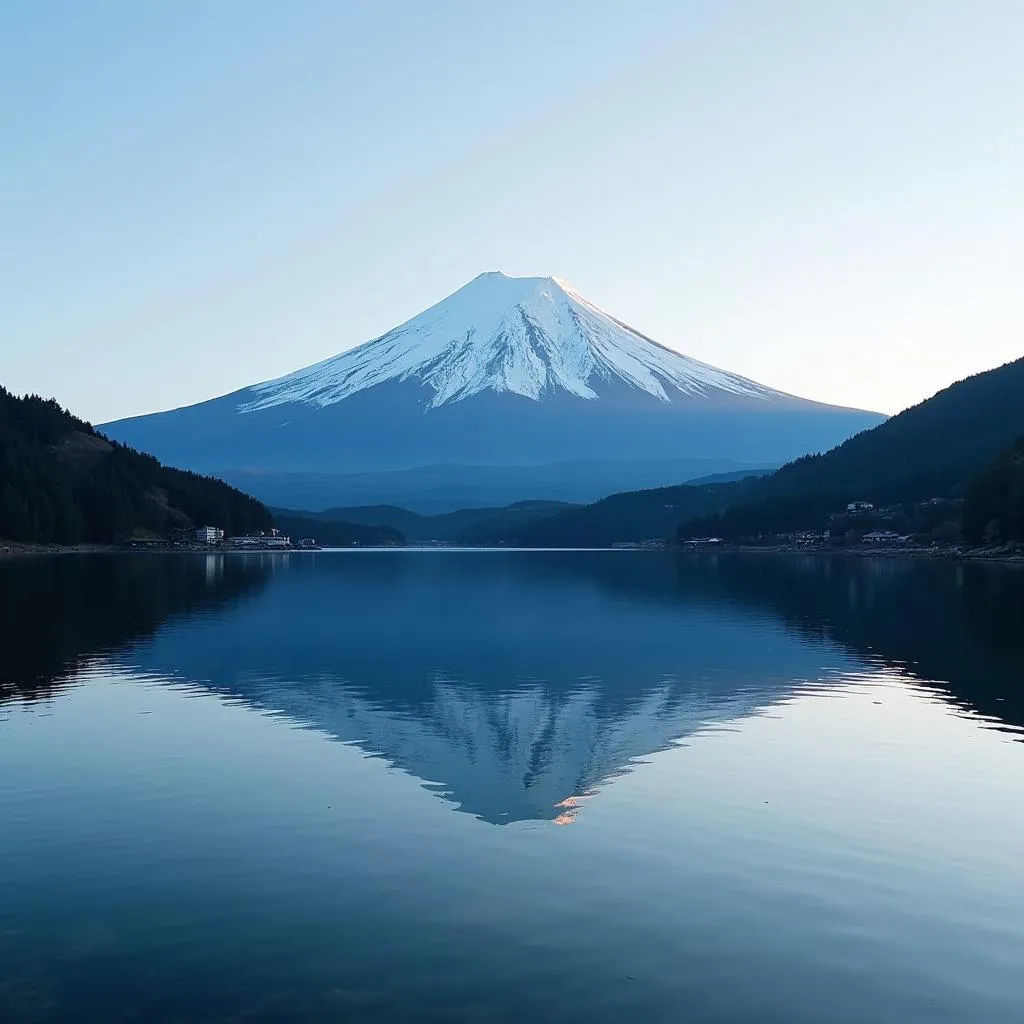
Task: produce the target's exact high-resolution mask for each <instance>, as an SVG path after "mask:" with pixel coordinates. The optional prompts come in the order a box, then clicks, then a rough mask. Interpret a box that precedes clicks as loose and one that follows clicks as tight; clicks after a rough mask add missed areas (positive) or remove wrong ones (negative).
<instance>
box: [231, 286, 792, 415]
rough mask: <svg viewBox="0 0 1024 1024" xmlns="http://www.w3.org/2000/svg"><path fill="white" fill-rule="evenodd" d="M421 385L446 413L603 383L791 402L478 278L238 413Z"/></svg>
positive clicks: (576, 297) (576, 300)
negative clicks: (465, 404) (500, 398)
mask: <svg viewBox="0 0 1024 1024" xmlns="http://www.w3.org/2000/svg"><path fill="white" fill-rule="evenodd" d="M411 379H415V380H419V381H421V382H422V383H423V384H425V385H426V386H427V387H428V388H429V389H430V391H431V392H432V397H431V398H430V400H429V401H428V403H427V404H428V407H431V408H437V407H439V406H442V405H445V404H447V403H450V402H457V401H459V400H460V399H464V398H468V397H469V396H470V395H475V394H478V393H480V392H482V391H494V392H511V393H513V394H517V395H522V396H524V397H526V398H531V399H533V400H535V401H539V400H542V399H543V398H545V397H546V396H548V395H551V394H554V393H557V392H558V391H562V392H567V393H568V394H570V395H573V396H576V397H577V398H581V399H596V398H597V397H598V393H597V391H595V389H594V385H595V384H597V383H598V382H606V383H613V382H614V383H619V384H625V385H627V386H628V387H630V388H632V389H635V390H639V391H644V392H647V393H648V394H650V395H651V396H653V397H654V398H657V399H659V400H660V401H663V402H664V401H670V399H671V396H672V394H673V392H675V393H677V394H681V395H688V396H702V395H707V394H713V393H715V392H719V393H721V392H725V393H728V394H732V395H738V396H743V397H746V398H753V399H768V400H770V399H773V398H780V399H788V398H789V397H790V396H787V395H782V394H781V393H780V392H776V391H772V390H771V389H769V388H765V387H762V386H761V385H759V384H755V383H754V382H753V381H749V380H746V379H745V378H743V377H740V376H737V375H736V374H732V373H727V372H725V371H723V370H718V369H716V368H715V367H713V366H708V365H707V364H706V363H701V362H698V361H697V360H696V359H690V358H689V357H688V356H684V355H682V354H680V353H678V352H675V351H673V350H671V349H668V348H664V347H663V346H661V345H659V344H657V343H656V342H654V341H651V340H650V339H649V338H646V337H645V336H644V335H642V334H639V333H638V332H637V331H634V330H633V329H632V328H631V327H629V326H627V325H626V324H624V323H622V322H621V321H619V320H616V319H615V318H614V317H612V316H609V315H608V314H607V313H605V312H604V311H602V310H601V309H599V308H598V307H597V306H595V305H593V303H591V302H588V301H587V300H586V299H585V298H583V296H581V295H580V294H579V293H578V292H576V291H574V290H573V289H572V288H571V287H570V286H569V285H568V284H566V283H565V282H564V281H561V280H559V279H558V278H552V277H525V278H514V277H506V276H505V275H504V274H502V273H500V272H492V273H488V274H481V275H480V276H479V277H477V278H475V279H474V280H472V281H470V282H469V284H467V285H465V286H464V287H462V288H460V289H459V290H458V291H457V292H455V293H453V294H452V295H450V296H448V298H446V299H443V300H442V301H441V302H439V303H437V304H436V305H435V306H431V307H430V309H428V310H426V311H424V312H423V313H420V314H419V315H418V316H415V317H413V318H412V319H411V320H409V321H407V322H406V323H404V324H402V325H401V326H399V327H396V328H395V329H394V330H391V331H388V333H387V334H384V335H382V336H381V337H379V338H376V339H374V340H373V341H368V342H366V343H365V344H363V345H360V346H358V347H357V348H354V349H351V350H350V351H348V352H344V353H342V354H341V355H338V356H333V357H332V358H330V359H326V360H324V361H323V362H320V363H316V364H315V365H313V366H309V367H306V368H304V369H301V370H298V371H296V372H295V373H291V374H289V375H288V376H286V377H281V378H280V379H278V380H274V381H269V382H267V383H264V384H258V385H256V386H255V387H253V388H251V389H249V391H248V392H247V394H246V398H247V400H246V401H243V402H242V403H240V405H239V409H238V411H239V412H254V411H257V410H260V409H267V408H270V407H273V406H276V405H283V404H285V403H289V402H304V403H307V404H309V405H313V406H320V407H323V406H328V405H333V404H335V403H337V402H341V401H343V400H344V399H346V398H348V397H350V396H351V395H354V394H356V393H357V392H359V391H363V390H365V389H367V388H371V387H374V386H375V385H378V384H382V383H384V382H385V381H394V380H397V381H406V380H411Z"/></svg>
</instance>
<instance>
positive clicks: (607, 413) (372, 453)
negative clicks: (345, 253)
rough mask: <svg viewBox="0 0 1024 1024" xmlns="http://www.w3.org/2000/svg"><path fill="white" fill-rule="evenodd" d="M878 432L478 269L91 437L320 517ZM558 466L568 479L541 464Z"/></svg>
mask: <svg viewBox="0 0 1024 1024" xmlns="http://www.w3.org/2000/svg"><path fill="white" fill-rule="evenodd" d="M881 419H882V417H881V416H879V415H877V414H875V413H868V412H862V411H859V410H853V409H842V408H837V407H834V406H828V405H822V404H820V403H816V402H811V401H807V400H805V399H801V398H796V397H794V396H792V395H787V394H784V393H782V392H779V391H774V390H772V389H771V388H767V387H764V386H762V385H760V384H757V383H754V382H753V381H750V380H747V379H746V378H744V377H741V376H738V375H737V374H734V373H728V372H726V371H724V370H719V369H716V368H715V367H713V366H709V365H707V364H706V363H702V362H698V361H697V360H695V359H691V358H689V357H688V356H685V355H682V354H681V353H679V352H676V351H674V350H673V349H669V348H665V347H664V346H662V345H659V344H657V343H656V342H654V341H652V340H651V339H650V338H647V337H645V336H644V335H642V334H640V333H639V332H638V331H636V330H634V329H633V328H631V327H629V326H628V325H627V324H625V323H623V322H622V321H620V320H617V319H616V318H615V317H613V316H610V315H609V314H607V313H605V312H603V311H602V310H600V309H599V308H598V307H597V306H595V305H594V304H593V303H591V302H589V301H588V300H587V299H585V298H583V297H582V296H581V295H580V294H579V293H578V292H576V291H574V290H573V289H572V288H571V287H569V286H568V285H567V284H566V283H565V282H563V281H560V280H558V279H556V278H549V277H531V278H511V277H506V276H505V275H504V274H501V273H489V274H482V275H480V276H479V277H477V278H475V279H474V280H473V281H471V282H470V283H469V284H467V285H465V286H464V287H463V288H460V289H459V290H458V291H457V292H455V293H454V294H452V295H450V296H448V298H446V299H444V300H442V301H441V302H439V303H438V304H436V305H435V306H432V307H431V308H430V309H428V310H426V311H425V312H423V313H421V314H419V315H418V316H415V317H413V318H412V319H411V320H408V321H407V322H405V323H404V324H401V325H400V326H399V327H396V328H395V329H393V330H391V331H388V332H387V333H386V334H384V335H382V336H381V337H379V338H376V339H374V340H372V341H369V342H366V343H365V344H363V345H360V346H358V347H357V348H354V349H351V350H350V351H347V352H344V353H342V354H341V355H338V356H334V357H332V358H330V359H326V360H324V361H323V362H320V363H316V364H315V365H313V366H309V367H305V368H304V369H301V370H298V371H296V372H295V373H292V374H289V375H288V376H286V377H282V378H280V379H278V380H273V381H268V382H265V383H262V384H255V385H253V386H252V387H248V388H244V389H242V390H241V391H236V392H234V393H232V394H229V395H225V396H222V397H220V398H216V399H212V400H211V401H208V402H202V403H200V404H198V405H193V406H188V407H185V408H181V409H174V410H171V411H169V412H163V413H155V414H152V415H147V416H138V417H134V418H130V419H125V420H119V421H117V422H114V423H109V424H106V425H105V426H104V430H106V431H107V432H108V433H109V434H110V435H111V436H112V437H115V438H117V439H119V440H121V441H124V442H126V443H130V444H132V445H135V446H137V447H140V448H142V449H145V450H146V451H150V452H153V453H154V454H156V455H158V456H159V457H161V458H163V459H166V460H169V461H172V462H175V463H176V464H179V465H187V466H189V467H191V468H194V469H196V470H202V471H204V472H216V473H218V474H219V475H223V476H224V477H225V478H226V479H229V480H232V481H239V480H244V481H245V482H246V486H249V487H252V488H253V490H254V492H255V493H258V494H260V495H261V496H268V497H269V498H270V500H273V501H274V502H275V503H276V504H279V505H290V506H296V505H298V504H301V502H295V501H292V500H289V497H290V495H289V490H288V489H289V488H291V489H292V492H291V494H292V496H294V495H298V494H301V492H302V491H303V489H304V488H306V489H307V490H308V486H309V479H310V478H315V479H316V480H317V481H318V483H317V491H316V493H317V496H318V501H320V502H322V504H321V505H320V507H324V505H325V504H334V505H339V504H346V505H351V504H374V503H378V502H383V503H391V504H409V500H408V496H406V495H402V494H398V493H395V479H394V473H395V472H396V471H399V472H400V474H402V476H400V478H399V479H400V480H401V479H402V478H403V477H404V475H405V474H407V473H408V472H409V471H410V470H417V471H419V472H421V473H426V474H427V475H428V477H429V483H428V484H425V485H424V486H425V487H426V489H427V490H429V492H430V494H431V495H432V497H433V499H434V500H435V502H438V501H441V500H442V499H445V498H448V499H449V500H452V499H459V500H463V499H465V498H472V499H473V503H477V504H505V503H507V502H509V501H511V500H514V499H518V498H546V499H550V500H577V499H578V498H579V497H580V496H581V495H583V496H584V497H585V499H586V500H592V499H593V498H594V497H596V496H598V495H600V494H607V493H609V492H610V491H612V490H616V489H621V488H622V487H629V486H653V485H655V484H661V483H668V482H676V481H679V480H681V479H687V478H689V477H693V476H697V475H706V474H712V473H720V472H734V471H739V470H744V469H747V468H750V467H758V466H764V465H766V464H773V465H778V464H779V463H781V462H783V461H785V460H787V459H790V458H793V457H795V456H797V455H801V454H804V453H806V452H809V451H820V450H824V449H827V448H830V447H832V446H833V445H835V444H837V443H838V442H840V441H842V440H843V439H845V438H846V437H849V436H850V435H851V434H853V433H855V432H856V431H858V430H863V429H865V428H867V427H870V426H873V425H875V424H876V423H878V422H879V421H880V420H881ZM556 464H563V465H566V464H567V465H572V466H574V467H575V468H574V472H573V473H572V474H568V475H567V474H565V473H564V472H562V471H561V470H560V469H555V470H553V471H552V470H551V469H550V468H546V467H551V466H553V465H556ZM637 464H646V465H647V466H648V467H649V472H648V476H647V477H646V478H644V479H642V480H637V479H634V478H632V477H631V476H630V473H631V472H632V470H631V468H630V467H631V466H632V467H635V466H636V465H637ZM510 472H514V473H516V474H517V482H516V488H517V490H516V493H515V494H513V495H510V494H508V492H507V488H506V490H505V491H504V492H503V493H501V494H497V495H496V498H495V500H483V499H484V498H486V497H487V495H486V493H479V492H480V491H481V490H482V491H484V492H486V491H487V485H486V484H484V485H478V493H476V494H474V495H468V494H466V493H464V489H465V487H466V486H467V482H469V483H472V482H473V481H474V480H479V479H481V478H482V477H484V478H486V476H487V474H488V473H491V474H492V479H493V486H494V487H495V488H498V487H499V485H500V484H501V483H502V480H503V477H504V476H506V475H507V474H508V473H510ZM354 475H358V476H360V477H361V479H360V481H359V488H360V490H359V493H358V495H356V496H353V495H352V494H351V493H350V488H351V487H352V486H353V484H354V481H353V479H352V478H353V476H354ZM375 477H376V478H377V479H376V481H375ZM332 479H333V482H334V485H335V490H334V491H333V492H332V493H333V497H332V498H331V500H325V498H326V494H325V492H324V487H325V484H326V486H328V488H329V487H330V486H331V481H332ZM535 480H536V481H540V482H542V483H543V484H544V489H543V490H542V491H539V492H538V491H537V490H535V487H534V482H535ZM378 486H379V490H380V493H379V494H377V496H375V493H374V488H375V487H378ZM389 487H390V491H389V490H388V488H389ZM306 507H311V506H310V505H306ZM438 510H439V508H438Z"/></svg>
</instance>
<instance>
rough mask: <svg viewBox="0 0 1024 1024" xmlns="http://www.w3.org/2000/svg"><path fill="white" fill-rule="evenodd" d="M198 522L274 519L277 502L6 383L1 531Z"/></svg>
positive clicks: (79, 531) (254, 524)
mask: <svg viewBox="0 0 1024 1024" xmlns="http://www.w3.org/2000/svg"><path fill="white" fill-rule="evenodd" d="M193 525H210V526H219V527H221V528H222V529H223V530H224V531H225V532H226V533H228V534H236V533H245V532H248V531H251V530H260V529H267V528H269V527H270V526H271V525H272V519H271V515H270V512H269V510H268V509H267V508H266V507H265V506H264V505H263V504H261V503H260V502H258V501H256V499H254V498H251V497H249V496H248V495H246V494H243V493H242V492H241V491H238V490H236V489H235V488H233V487H229V486H228V485H227V484H225V483H223V482H222V481H220V480H216V479H214V478H213V477H206V476H200V475H199V474H197V473H191V472H186V471H183V470H177V469H171V468H169V467H167V466H163V465H161V464H160V462H158V461H157V460H156V459H155V458H153V457H152V456H150V455H144V454H142V453H141V452H137V451H135V450H134V449H132V448H128V447H125V446H124V445H120V444H117V443H115V442H111V441H109V440H107V439H106V438H105V437H103V435H102V434H99V433H98V432H97V431H96V430H94V429H93V427H92V426H91V425H90V424H89V423H86V422H85V421H83V420H80V419H78V418H77V417H75V416H73V415H71V413H69V412H67V411H66V410H65V409H63V408H61V406H60V405H59V404H58V403H57V402H56V401H54V400H53V399H43V398H40V397H38V396H35V395H31V396H25V397H23V398H18V397H16V396H14V395H12V394H11V393H10V392H8V391H7V390H5V389H4V388H2V387H0V538H4V539H7V540H13V541H24V542H33V543H40V544H48V543H60V544H74V543H82V542H86V543H109V542H111V541H114V540H117V539H119V538H122V537H128V536H131V535H132V533H133V532H135V531H139V530H143V531H148V532H149V533H152V534H155V535H158V536H164V535H167V534H168V533H170V532H172V531H174V530H175V529H187V528H189V527H191V526H193Z"/></svg>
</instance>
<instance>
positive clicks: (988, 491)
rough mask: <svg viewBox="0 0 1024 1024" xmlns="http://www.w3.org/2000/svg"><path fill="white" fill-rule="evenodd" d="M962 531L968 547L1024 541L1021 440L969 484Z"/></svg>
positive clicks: (1023, 448) (1023, 439) (1023, 443)
mask: <svg viewBox="0 0 1024 1024" xmlns="http://www.w3.org/2000/svg"><path fill="white" fill-rule="evenodd" d="M963 531H964V540H966V541H967V542H968V543H970V544H986V543H998V542H1004V543H1005V542H1007V541H1024V437H1020V438H1018V439H1017V441H1016V443H1014V444H1013V445H1011V446H1010V447H1009V448H1008V449H1007V450H1006V451H1005V452H1003V454H1002V455H1000V456H999V458H998V459H996V461H995V462H994V463H993V464H992V465H991V466H990V467H989V468H988V469H987V470H985V471H984V472H983V473H979V474H978V476H976V477H975V478H974V479H973V480H972V481H971V483H970V486H969V487H968V488H967V494H966V496H965V498H964V512H963Z"/></svg>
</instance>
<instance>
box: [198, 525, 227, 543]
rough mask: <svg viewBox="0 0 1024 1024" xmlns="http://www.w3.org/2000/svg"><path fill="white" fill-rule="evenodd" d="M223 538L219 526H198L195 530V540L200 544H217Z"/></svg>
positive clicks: (222, 532)
mask: <svg viewBox="0 0 1024 1024" xmlns="http://www.w3.org/2000/svg"><path fill="white" fill-rule="evenodd" d="M223 539H224V531H223V530H222V529H221V528H220V527H219V526H200V527H199V529H198V530H196V541H197V542H198V543H200V544H219V543H220V542H221V541H222V540H223Z"/></svg>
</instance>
